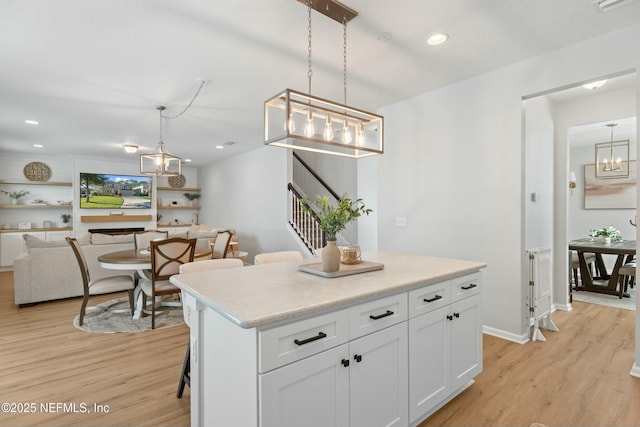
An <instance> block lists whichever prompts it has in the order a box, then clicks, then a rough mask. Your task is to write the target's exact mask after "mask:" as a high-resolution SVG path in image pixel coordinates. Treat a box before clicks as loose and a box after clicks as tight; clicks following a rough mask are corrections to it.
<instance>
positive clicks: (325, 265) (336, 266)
mask: <svg viewBox="0 0 640 427" xmlns="http://www.w3.org/2000/svg"><path fill="white" fill-rule="evenodd" d="M338 270H340V248H338V246H336V241H335V240H327V245H326V246H325V247H324V248H323V249H322V271H324V272H325V273H335V272H336V271H338Z"/></svg>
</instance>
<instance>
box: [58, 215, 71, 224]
mask: <svg viewBox="0 0 640 427" xmlns="http://www.w3.org/2000/svg"><path fill="white" fill-rule="evenodd" d="M60 218H62V223H63V224H64V225H65V227H67V226H69V221H71V214H62V215H60Z"/></svg>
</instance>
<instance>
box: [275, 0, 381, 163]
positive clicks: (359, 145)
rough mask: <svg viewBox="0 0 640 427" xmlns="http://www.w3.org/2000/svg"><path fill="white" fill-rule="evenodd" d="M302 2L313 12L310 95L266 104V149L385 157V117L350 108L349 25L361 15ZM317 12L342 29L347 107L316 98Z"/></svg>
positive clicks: (319, 1)
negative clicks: (314, 40) (313, 80)
mask: <svg viewBox="0 0 640 427" xmlns="http://www.w3.org/2000/svg"><path fill="white" fill-rule="evenodd" d="M298 1H299V2H300V3H304V4H306V5H307V8H308V33H309V35H308V71H307V77H308V80H309V91H308V93H303V92H300V91H297V90H293V89H285V90H284V91H282V92H279V93H278V94H277V95H275V96H274V97H272V98H270V99H268V100H267V101H265V103H264V124H265V126H264V143H265V144H267V145H274V146H277V147H284V148H290V149H295V150H304V151H311V152H316V153H323V154H329V155H334V156H342V157H349V158H354V159H359V158H363V157H369V156H374V155H377V154H382V153H383V152H384V117H382V116H380V115H378V114H374V113H369V112H367V111H364V110H360V109H357V108H354V107H350V106H348V105H347V99H346V98H347V23H348V22H349V21H350V20H351V19H353V18H355V17H356V16H358V13H357V12H356V11H354V10H352V9H350V8H348V7H347V6H345V5H343V4H341V3H340V2H338V1H336V0H298ZM312 9H313V10H316V11H317V12H320V13H322V14H323V15H326V16H328V17H329V18H331V19H333V20H334V21H337V22H339V23H341V24H342V26H343V47H344V55H343V57H344V67H343V68H344V82H343V83H344V98H345V99H344V103H338V102H334V101H329V100H327V99H323V98H319V97H317V96H313V95H311V76H312V74H313V71H312V68H311V10H312ZM352 135H355V137H353V136H352Z"/></svg>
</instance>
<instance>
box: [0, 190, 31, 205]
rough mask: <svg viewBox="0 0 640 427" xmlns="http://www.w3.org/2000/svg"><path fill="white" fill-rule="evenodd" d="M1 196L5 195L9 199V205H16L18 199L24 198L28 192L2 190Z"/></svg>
mask: <svg viewBox="0 0 640 427" xmlns="http://www.w3.org/2000/svg"><path fill="white" fill-rule="evenodd" d="M0 191H1V192H2V193H3V194H6V195H7V196H9V198H10V199H11V204H12V205H17V204H18V199H20V198H21V197H24V196H26V195H27V194H29V191H27V190H20V191H4V190H0Z"/></svg>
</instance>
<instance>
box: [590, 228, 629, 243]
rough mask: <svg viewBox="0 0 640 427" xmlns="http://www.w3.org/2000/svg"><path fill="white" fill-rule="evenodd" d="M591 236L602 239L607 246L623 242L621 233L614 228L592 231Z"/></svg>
mask: <svg viewBox="0 0 640 427" xmlns="http://www.w3.org/2000/svg"><path fill="white" fill-rule="evenodd" d="M589 236H591V237H601V238H602V240H603V241H604V243H605V244H609V243H611V242H621V241H622V238H621V237H620V231H618V230H616V229H615V228H614V227H606V228H598V229H594V230H590V231H589Z"/></svg>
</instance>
